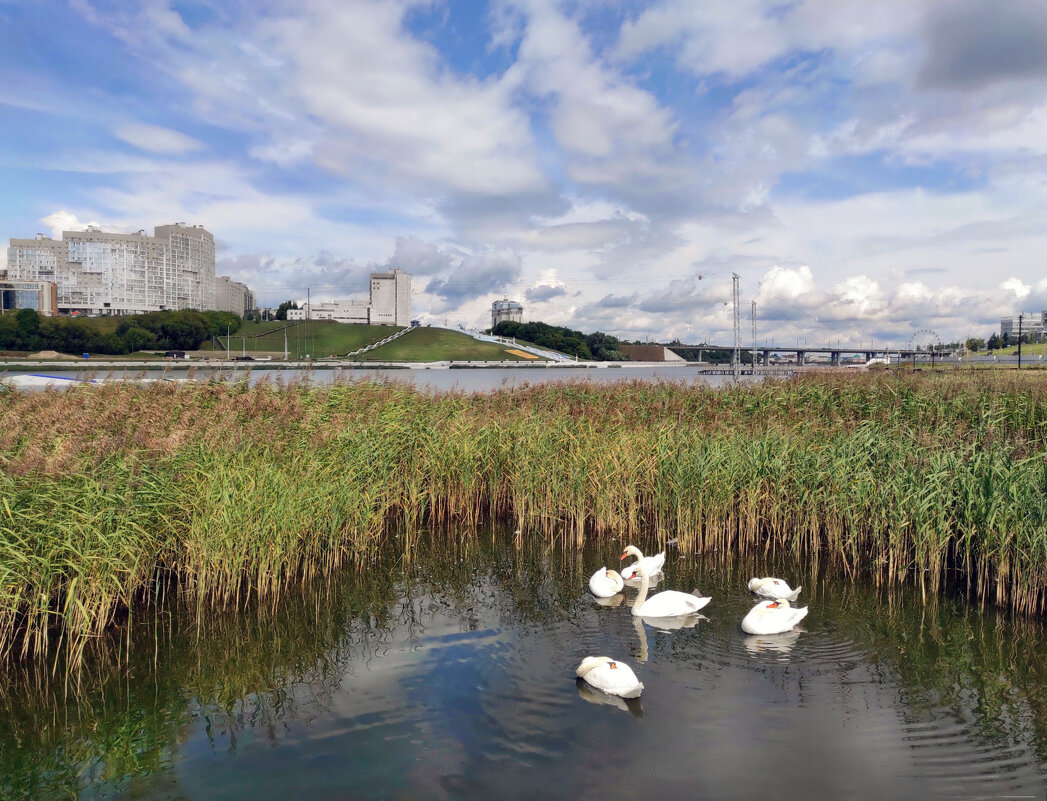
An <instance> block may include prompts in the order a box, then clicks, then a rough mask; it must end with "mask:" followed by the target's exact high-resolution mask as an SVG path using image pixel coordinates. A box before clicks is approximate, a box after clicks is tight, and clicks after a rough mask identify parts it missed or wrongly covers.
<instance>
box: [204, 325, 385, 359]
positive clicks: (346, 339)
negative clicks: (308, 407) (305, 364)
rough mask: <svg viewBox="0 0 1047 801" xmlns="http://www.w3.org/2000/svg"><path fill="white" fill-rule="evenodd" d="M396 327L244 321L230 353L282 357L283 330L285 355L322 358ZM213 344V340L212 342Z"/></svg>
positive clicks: (366, 342) (382, 336)
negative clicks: (285, 338)
mask: <svg viewBox="0 0 1047 801" xmlns="http://www.w3.org/2000/svg"><path fill="white" fill-rule="evenodd" d="M398 330H399V327H398V326H394V325H347V324H345V323H336V322H333V321H331V320H313V321H311V322H308V323H306V322H293V323H288V322H284V321H282V320H281V321H273V322H264V323H254V322H245V323H244V324H243V326H242V327H241V328H240V330H239V331H237V332H236V333H235V334H233V335H232V337H231V338H230V339H231V340H232V341H231V343H230V345H229V348H230V351H231V352H232V354H233V355H234V356H237V355H239V354H242V353H246V354H247V355H248V356H251V355H254V354H257V353H264V354H271V355H273V356H279V357H282V356H283V353H284V333H285V331H286V335H287V353H288V358H291V359H297V358H305V356H306V354H309V355H310V356H311V357H312V358H315V359H326V358H329V357H332V356H345V355H346V354H347V353H349V352H350V351H354V350H357V349H359V348H362V347H364V346H365V345H370V344H371V343H372V342H377V341H378V340H380V339H385V337H387V336H389V335H390V334H395V333H396V332H397V331H398ZM218 341H219V343H220V346H219V347H217V348H215V349H216V350H223V349H224V348H225V344H226V343H225V337H219V338H218ZM212 346H213V343H212Z"/></svg>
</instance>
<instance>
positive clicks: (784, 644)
mask: <svg viewBox="0 0 1047 801" xmlns="http://www.w3.org/2000/svg"><path fill="white" fill-rule="evenodd" d="M802 633H803V630H802V629H792V630H791V631H783V632H782V633H781V634H753V635H750V636H748V637H746V638H745V650H746V651H748V652H749V653H750V654H753V655H754V656H755V655H758V654H788V653H789V652H790V651H792V649H793V646H795V645H796V641H797V640H799V639H800V635H801V634H802Z"/></svg>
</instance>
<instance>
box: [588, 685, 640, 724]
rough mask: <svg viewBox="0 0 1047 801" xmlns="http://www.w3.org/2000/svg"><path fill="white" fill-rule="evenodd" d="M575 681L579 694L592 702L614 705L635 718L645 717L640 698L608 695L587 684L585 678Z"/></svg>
mask: <svg viewBox="0 0 1047 801" xmlns="http://www.w3.org/2000/svg"><path fill="white" fill-rule="evenodd" d="M574 683H575V686H576V687H577V688H578V696H579V697H580V698H582V699H583V700H585V701H588V702H589V703H590V704H604V705H606V706H613V707H615V708H616V709H621V710H622V711H623V712H628V713H629V714H630V715H632V716H633V717H634V718H642V717H643V705H642V704H641V703H640V699H639V698H619V697H618V696H617V695H608V694H607V693H605V692H601V691H600V690H597V689H596V688H595V687H593V686H591V685H589V684H586V683H585V680H584V679H575V681H574Z"/></svg>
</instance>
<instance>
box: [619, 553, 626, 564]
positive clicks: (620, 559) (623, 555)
mask: <svg viewBox="0 0 1047 801" xmlns="http://www.w3.org/2000/svg"><path fill="white" fill-rule="evenodd" d="M628 555H629V554H627V553H623V554H622V555H621V556H619V557H618V561H619V562H621V561H622V560H623V559H624V558H625V557H627V556H628Z"/></svg>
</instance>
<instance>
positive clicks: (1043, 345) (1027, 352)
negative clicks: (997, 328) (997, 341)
mask: <svg viewBox="0 0 1047 801" xmlns="http://www.w3.org/2000/svg"><path fill="white" fill-rule="evenodd" d="M984 352H985V351H979V354H980V353H984ZM993 353H995V354H996V355H997V356H1008V355H1010V356H1016V355H1017V354H1018V346H1017V345H1012V346H1011V347H1009V348H997V349H996V350H994V351H993ZM1043 354H1047V342H1030V343H1028V344H1024V345H1022V356H1040V355H1043Z"/></svg>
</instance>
